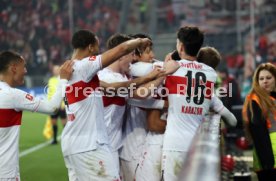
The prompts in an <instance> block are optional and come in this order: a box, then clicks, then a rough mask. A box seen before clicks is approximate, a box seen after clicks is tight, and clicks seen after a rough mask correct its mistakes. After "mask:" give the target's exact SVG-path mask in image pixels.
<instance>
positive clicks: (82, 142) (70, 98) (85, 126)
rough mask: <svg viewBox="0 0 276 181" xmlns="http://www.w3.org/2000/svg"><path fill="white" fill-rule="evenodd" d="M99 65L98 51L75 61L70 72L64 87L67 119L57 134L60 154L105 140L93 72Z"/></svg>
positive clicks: (96, 82)
mask: <svg viewBox="0 0 276 181" xmlns="http://www.w3.org/2000/svg"><path fill="white" fill-rule="evenodd" d="M101 67H102V64H101V55H99V56H92V57H88V58H84V59H82V60H80V61H75V64H74V66H73V69H74V72H73V75H72V78H71V79H70V80H69V81H68V84H69V86H67V88H66V98H67V102H68V104H67V105H68V106H66V113H67V117H68V121H67V123H66V126H65V128H64V129H63V131H62V137H61V146H62V152H63V156H67V155H72V154H76V153H82V152H86V151H91V150H95V149H97V147H98V146H99V145H103V144H109V141H108V136H107V131H106V126H105V124H104V114H103V112H104V107H103V101H102V93H101V91H100V88H99V79H98V76H97V72H98V71H99V70H100V69H101Z"/></svg>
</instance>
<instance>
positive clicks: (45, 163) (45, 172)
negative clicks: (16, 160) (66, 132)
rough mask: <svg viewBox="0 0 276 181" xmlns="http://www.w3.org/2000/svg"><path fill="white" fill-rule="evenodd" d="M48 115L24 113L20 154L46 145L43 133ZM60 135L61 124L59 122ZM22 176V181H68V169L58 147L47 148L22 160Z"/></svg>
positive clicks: (49, 146) (50, 146)
mask: <svg viewBox="0 0 276 181" xmlns="http://www.w3.org/2000/svg"><path fill="white" fill-rule="evenodd" d="M46 117H47V116H46V115H43V114H38V113H30V112H24V114H23V119H22V126H21V133H20V143H19V150H20V152H22V151H24V150H26V149H28V148H31V147H33V146H36V145H38V144H40V143H44V142H45V141H46V139H45V138H44V136H43V134H42V132H43V128H44V124H45V121H46ZM58 127H59V133H60V132H61V128H62V126H61V124H60V121H59V125H58ZM20 175H21V180H22V181H38V180H39V181H67V180H68V177H67V169H66V168H65V164H64V160H63V157H62V153H61V147H60V142H59V144H58V145H47V146H46V147H44V148H42V149H40V150H37V151H35V152H32V153H30V154H29V155H26V156H23V157H21V158H20Z"/></svg>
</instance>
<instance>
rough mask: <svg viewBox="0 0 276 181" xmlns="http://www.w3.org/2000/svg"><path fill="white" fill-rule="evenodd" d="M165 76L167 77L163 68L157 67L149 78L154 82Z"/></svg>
mask: <svg viewBox="0 0 276 181" xmlns="http://www.w3.org/2000/svg"><path fill="white" fill-rule="evenodd" d="M165 75H166V74H165V71H164V70H163V69H162V68H158V67H155V68H154V69H153V70H152V71H151V72H150V73H149V74H148V75H147V76H148V77H149V78H150V79H151V80H153V79H156V78H158V77H164V76H165Z"/></svg>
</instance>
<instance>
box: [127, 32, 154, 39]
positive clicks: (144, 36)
mask: <svg viewBox="0 0 276 181" xmlns="http://www.w3.org/2000/svg"><path fill="white" fill-rule="evenodd" d="M129 36H130V37H132V38H148V39H150V40H152V39H151V37H150V36H149V35H148V34H145V33H137V34H134V35H129Z"/></svg>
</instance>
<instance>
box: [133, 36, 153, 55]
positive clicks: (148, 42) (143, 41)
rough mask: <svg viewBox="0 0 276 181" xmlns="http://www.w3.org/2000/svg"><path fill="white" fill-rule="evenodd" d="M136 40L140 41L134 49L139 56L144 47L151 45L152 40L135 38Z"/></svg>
mask: <svg viewBox="0 0 276 181" xmlns="http://www.w3.org/2000/svg"><path fill="white" fill-rule="evenodd" d="M137 40H138V41H140V43H139V46H138V47H137V48H136V50H137V52H138V53H139V56H141V55H142V53H143V52H144V51H145V50H146V48H147V47H149V46H151V45H152V41H151V40H150V39H148V38H137Z"/></svg>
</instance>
